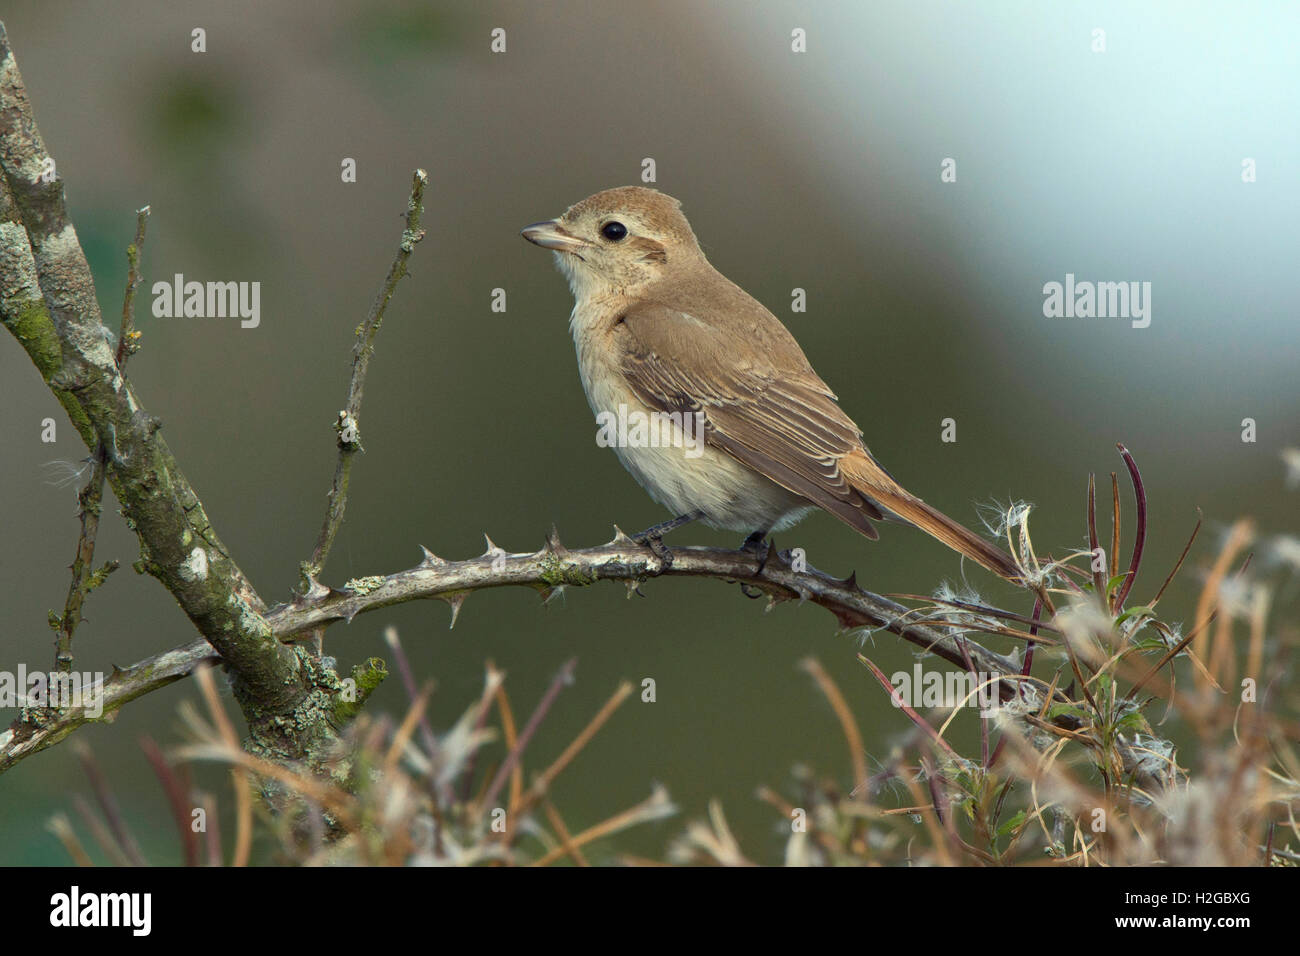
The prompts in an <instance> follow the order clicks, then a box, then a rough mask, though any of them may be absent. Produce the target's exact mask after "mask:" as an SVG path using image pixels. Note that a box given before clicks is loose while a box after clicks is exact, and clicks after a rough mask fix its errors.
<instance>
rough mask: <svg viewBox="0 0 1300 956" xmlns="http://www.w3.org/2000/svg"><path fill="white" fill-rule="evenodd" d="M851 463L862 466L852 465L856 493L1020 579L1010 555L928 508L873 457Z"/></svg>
mask: <svg viewBox="0 0 1300 956" xmlns="http://www.w3.org/2000/svg"><path fill="white" fill-rule="evenodd" d="M854 464H861V465H863V466H864V467H862V468H858V469H853V470H854V471H855V472H858V474H851V475H850V480H851V481H852V482H853V486H854V488H855V489H856V490H857V491H858V492H859V493H861V494H863V495H866V496H867V497H869V498H870V499H871V500H872V501H874V502H876V503H877V504H878V505H881V506H883V507H885V508H888V509H889V510H890V511H892V512H894V513H895V514H896V515H898V516H899V517H900V518H903V519H904V520H906V521H909V522H911V523H912V524H914V525H916V526H917V527H918V528H920V529H921V530H922V531H925V532H926V533H928V534H930V535H932V536H933V537H935V538H938V539H939V540H940V541H942V542H943V543H944V544H946V545H947V546H948V547H950V548H952V549H953V550H954V551H956V552H957V553H958V554H962V555H965V556H966V557H968V558H970V559H971V560H972V561H974V562H975V563H976V564H978V565H979V566H980V567H982V568H986V569H987V570H989V571H992V572H993V573H994V574H996V575H998V576H999V577H1002V578H1005V579H1006V580H1008V581H1011V582H1012V583H1023V574H1022V573H1021V571H1020V569H1019V568H1018V567H1016V563H1015V561H1013V560H1012V558H1011V555H1009V554H1007V553H1006V552H1005V551H1003V550H1002V549H1001V548H999V547H997V546H996V545H994V544H993V543H991V542H990V541H988V540H986V539H985V538H982V537H980V536H979V535H978V534H976V533H975V532H973V531H971V530H970V529H968V528H964V527H962V526H961V525H959V524H958V523H957V522H955V521H953V520H952V519H951V518H949V517H948V516H947V515H945V514H944V513H943V512H941V511H939V510H938V509H937V508H932V507H930V506H929V505H928V504H926V503H925V502H924V501H922V500H921V499H920V498H917V497H916V496H915V495H912V494H909V493H908V492H907V491H905V490H904V489H903V488H902V487H900V486H899V485H898V483H897V482H895V481H894V480H893V479H892V478H891V477H890V476H889V475H888V474H886V473H885V471H884V469H882V468H881V467H880V466H879V465H877V464H876V462H875V461H874V459H871V458H870V457H867V458H866V460H865V462H861V461H859V462H854ZM863 472H865V474H863Z"/></svg>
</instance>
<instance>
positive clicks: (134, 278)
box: [54, 206, 149, 673]
mask: <svg viewBox="0 0 1300 956" xmlns="http://www.w3.org/2000/svg"><path fill="white" fill-rule="evenodd" d="M148 221H149V207H148V206H145V207H144V208H143V209H140V210H137V212H136V220H135V242H133V243H131V245H129V246H127V247H126V261H127V273H126V294H125V295H124V296H123V297H122V329H121V333H120V335H119V337H118V342H117V355H116V361H117V368H118V372H119V373H121V374H125V373H126V360H127V358H129V357H130V356H131V355H132V354H133V353H134V352H135V340H136V338H137V337H138V333H136V332H135V331H133V330H134V328H135V290H136V287H137V286H138V285H139V284H140V281H141V278H140V251H141V250H142V249H143V248H144V234H145V225H146V224H147V223H148ZM107 467H108V449H106V448H105V447H104V443H103V442H102V441H101V442H100V443H99V445H98V447H97V448H96V449H95V454H94V455H93V456H92V457H91V468H90V480H89V481H87V482H86V487H85V488H83V489H81V493H80V494H79V495H78V496H77V503H78V505H79V511H80V513H81V534H80V535H79V537H78V538H77V556H76V557H75V558H74V559H73V561H72V584H71V586H70V587H69V588H68V600H67V602H66V603H65V604H64V606H63V617H61V618H59V628H58V631H59V636H58V639H57V640H56V642H55V644H56V649H55V652H54V663H55V667H56V668H58V670H60V671H62V672H63V673H67V672H69V671H71V670H72V635H73V633H74V632H75V631H76V630H77V626H78V625H79V624H80V623H81V621H82V617H81V607H82V604H83V602H84V601H85V599H86V595H87V594H89V593H90V592H91V591H93V590H94V589H95V588H96V587H98V586H99V585H100V584H102V583H103V582H104V578H106V577H107V576H108V575H109V574H111V573H112V572H113V571H116V570H117V562H116V561H109V562H108V563H107V564H105V565H104V566H103V567H102V568H100V569H99V570H98V571H92V570H91V569H92V567H93V566H94V563H95V538H96V536H97V535H98V534H99V513H100V509H101V507H102V503H103V500H104V473H105V469H106V468H107Z"/></svg>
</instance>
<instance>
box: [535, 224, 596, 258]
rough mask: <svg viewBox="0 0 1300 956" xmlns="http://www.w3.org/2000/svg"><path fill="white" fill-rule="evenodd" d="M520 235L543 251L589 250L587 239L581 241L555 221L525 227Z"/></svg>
mask: <svg viewBox="0 0 1300 956" xmlns="http://www.w3.org/2000/svg"><path fill="white" fill-rule="evenodd" d="M519 234H520V235H521V236H523V237H524V238H525V239H527V240H528V241H529V242H532V243H536V244H537V245H539V246H541V247H542V248H543V249H554V250H556V251H557V252H578V251H580V250H582V249H585V248H587V245H588V243H587V241H586V240H585V239H579V238H578V237H577V236H575V235H573V234H572V233H570V232H567V231H565V229H564V227H563V226H561V225H560V223H559V221H558V220H555V219H548V220H546V221H545V222H535V223H533V224H532V225H531V226H524V228H523V229H521V230H520V231H519Z"/></svg>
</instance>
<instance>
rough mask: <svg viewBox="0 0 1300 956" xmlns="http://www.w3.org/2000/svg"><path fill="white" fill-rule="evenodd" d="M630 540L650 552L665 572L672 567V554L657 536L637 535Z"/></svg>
mask: <svg viewBox="0 0 1300 956" xmlns="http://www.w3.org/2000/svg"><path fill="white" fill-rule="evenodd" d="M632 540H633V541H635V542H636V543H637V544H639V545H642V546H643V547H646V548H648V549H649V550H650V553H651V554H653V555H654V556H655V557H656V558H658V559H659V562H660V563H661V564H662V565H663V567H664V570H665V571H667V570H668V569H669V568H671V567H672V566H673V553H672V551H671V550H669V548H668V545H666V544H664V539H663V538H662V537H661V536H660V535H657V534H638V535H633V537H632Z"/></svg>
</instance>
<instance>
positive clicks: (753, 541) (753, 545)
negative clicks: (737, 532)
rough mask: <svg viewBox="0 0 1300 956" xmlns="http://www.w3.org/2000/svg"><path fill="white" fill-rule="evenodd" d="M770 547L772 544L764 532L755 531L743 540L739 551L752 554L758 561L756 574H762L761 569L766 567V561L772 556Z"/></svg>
mask: <svg viewBox="0 0 1300 956" xmlns="http://www.w3.org/2000/svg"><path fill="white" fill-rule="evenodd" d="M772 547H773V542H772V541H770V540H768V538H767V532H766V531H755V532H754V533H753V534H751V535H750V536H749V537H748V538H746V539H745V543H744V544H742V545H741V546H740V550H741V551H744V552H746V553H747V554H752V555H753V556H754V557H755V558H757V559H758V570H757V573H758V574H762V573H763V569H764V568H765V567H767V559H768V557H770V556H771V554H772Z"/></svg>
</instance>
